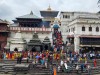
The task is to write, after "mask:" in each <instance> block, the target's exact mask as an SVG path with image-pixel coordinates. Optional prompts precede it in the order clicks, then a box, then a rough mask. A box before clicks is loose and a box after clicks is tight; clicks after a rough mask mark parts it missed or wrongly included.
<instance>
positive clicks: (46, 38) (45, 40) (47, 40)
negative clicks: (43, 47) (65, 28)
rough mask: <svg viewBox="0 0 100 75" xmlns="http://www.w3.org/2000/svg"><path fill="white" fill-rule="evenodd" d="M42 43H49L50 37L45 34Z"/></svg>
mask: <svg viewBox="0 0 100 75" xmlns="http://www.w3.org/2000/svg"><path fill="white" fill-rule="evenodd" d="M43 43H44V44H45V43H46V44H49V43H51V42H50V39H49V38H48V37H47V36H46V37H45V39H44V40H43Z"/></svg>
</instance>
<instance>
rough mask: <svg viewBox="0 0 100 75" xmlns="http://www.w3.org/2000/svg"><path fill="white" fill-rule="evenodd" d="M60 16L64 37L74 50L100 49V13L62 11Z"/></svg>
mask: <svg viewBox="0 0 100 75" xmlns="http://www.w3.org/2000/svg"><path fill="white" fill-rule="evenodd" d="M60 18H61V31H62V37H63V39H65V38H66V42H67V44H68V45H70V46H71V45H73V46H74V47H73V51H76V52H80V51H82V52H89V51H100V13H90V12H61V14H60ZM65 36H66V37H65Z"/></svg>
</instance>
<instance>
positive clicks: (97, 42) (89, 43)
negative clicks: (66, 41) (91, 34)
mask: <svg viewBox="0 0 100 75" xmlns="http://www.w3.org/2000/svg"><path fill="white" fill-rule="evenodd" d="M80 44H82V45H100V41H94V42H91V41H90V42H81V43H80Z"/></svg>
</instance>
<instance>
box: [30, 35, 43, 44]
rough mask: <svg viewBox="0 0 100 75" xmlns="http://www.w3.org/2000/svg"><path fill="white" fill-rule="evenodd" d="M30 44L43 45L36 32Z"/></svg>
mask: <svg viewBox="0 0 100 75" xmlns="http://www.w3.org/2000/svg"><path fill="white" fill-rule="evenodd" d="M28 45H30V46H31V45H32V46H34V45H42V44H41V41H40V39H39V38H38V35H37V33H34V35H33V38H32V39H31V40H30V41H29V42H28Z"/></svg>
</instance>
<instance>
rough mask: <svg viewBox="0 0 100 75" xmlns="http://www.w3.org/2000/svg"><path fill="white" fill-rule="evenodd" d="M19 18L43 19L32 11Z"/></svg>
mask: <svg viewBox="0 0 100 75" xmlns="http://www.w3.org/2000/svg"><path fill="white" fill-rule="evenodd" d="M18 18H28V19H41V18H40V17H38V16H36V15H35V14H33V12H32V11H31V12H30V14H26V15H23V16H19V17H17V19H18Z"/></svg>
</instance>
